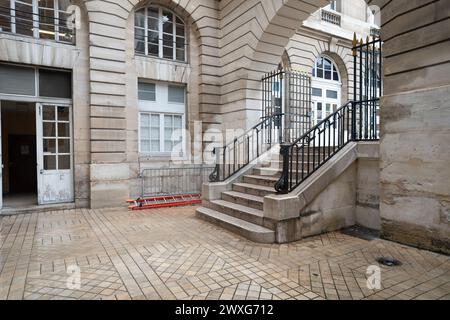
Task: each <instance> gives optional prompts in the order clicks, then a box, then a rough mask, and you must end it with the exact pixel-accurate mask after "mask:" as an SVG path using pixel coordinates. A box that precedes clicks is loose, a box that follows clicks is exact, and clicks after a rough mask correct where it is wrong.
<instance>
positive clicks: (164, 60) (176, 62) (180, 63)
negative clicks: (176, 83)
mask: <svg viewBox="0 0 450 320" xmlns="http://www.w3.org/2000/svg"><path fill="white" fill-rule="evenodd" d="M134 56H135V58H139V59H142V60H150V61H158V62H162V63H165V64H174V65H180V66H183V67H186V66H188V65H189V62H188V61H179V60H172V59H167V58H157V57H154V56H146V55H145V54H142V53H135V54H134Z"/></svg>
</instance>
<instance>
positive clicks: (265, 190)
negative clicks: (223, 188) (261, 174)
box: [233, 183, 276, 197]
mask: <svg viewBox="0 0 450 320" xmlns="http://www.w3.org/2000/svg"><path fill="white" fill-rule="evenodd" d="M233 191H237V192H242V193H246V194H251V195H254V196H258V197H265V196H267V195H269V194H274V193H276V191H275V189H274V187H273V186H272V187H265V186H259V185H257V184H250V183H233Z"/></svg>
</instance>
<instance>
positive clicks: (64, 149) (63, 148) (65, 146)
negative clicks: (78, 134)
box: [58, 139, 70, 153]
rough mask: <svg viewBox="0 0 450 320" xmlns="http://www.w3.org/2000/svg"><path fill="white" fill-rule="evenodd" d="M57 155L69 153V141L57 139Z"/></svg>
mask: <svg viewBox="0 0 450 320" xmlns="http://www.w3.org/2000/svg"><path fill="white" fill-rule="evenodd" d="M58 153H70V139H58Z"/></svg>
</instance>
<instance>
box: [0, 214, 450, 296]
mask: <svg viewBox="0 0 450 320" xmlns="http://www.w3.org/2000/svg"><path fill="white" fill-rule="evenodd" d="M194 210H195V207H187V208H175V209H159V210H151V211H141V212H128V211H127V210H126V209H105V210H83V209H81V210H70V211H60V212H49V213H35V214H29V215H17V216H8V217H2V218H0V226H1V233H0V248H1V251H0V272H1V273H0V299H389V298H391V299H444V300H449V299H450V258H449V257H447V256H444V255H439V254H435V253H432V252H427V251H421V250H417V249H414V248H410V247H406V246H402V245H399V244H396V243H392V242H388V241H384V240H379V239H375V240H371V241H369V240H363V239H361V238H357V237H353V236H349V235H346V234H343V233H340V232H334V233H329V234H325V235H321V236H317V237H313V238H308V239H305V240H303V241H300V242H296V243H292V244H288V245H260V244H255V243H251V242H249V241H247V240H245V239H243V238H240V237H238V236H236V235H234V234H232V233H230V232H228V231H225V230H222V229H220V228H217V227H215V226H213V225H210V224H208V223H206V222H203V221H201V220H199V219H196V218H195V216H194ZM380 256H393V257H395V258H397V259H399V260H400V261H401V262H402V263H403V264H402V265H401V266H398V267H391V268H389V267H382V271H381V272H382V273H381V280H382V282H381V284H382V288H381V290H369V289H368V288H367V285H366V270H367V267H368V266H370V265H374V264H376V261H375V260H376V258H377V257H380ZM74 265H77V266H79V268H80V271H81V286H80V287H79V288H78V289H77V288H75V289H69V288H68V287H67V279H68V278H69V277H70V275H69V274H68V273H67V269H68V268H69V270H70V267H71V266H74Z"/></svg>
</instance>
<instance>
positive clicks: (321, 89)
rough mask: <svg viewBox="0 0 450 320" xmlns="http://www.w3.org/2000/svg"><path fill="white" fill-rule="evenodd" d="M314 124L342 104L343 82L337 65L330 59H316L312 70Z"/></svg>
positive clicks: (321, 57) (322, 57)
mask: <svg viewBox="0 0 450 320" xmlns="http://www.w3.org/2000/svg"><path fill="white" fill-rule="evenodd" d="M312 76H313V78H312V81H311V86H312V123H313V125H315V124H317V123H319V122H320V121H322V120H323V119H325V118H326V117H327V116H329V115H330V114H331V113H333V112H334V111H336V110H337V108H339V107H340V104H341V87H342V85H341V82H340V76H339V70H338V68H337V66H336V64H335V63H334V62H333V61H332V60H331V59H330V58H328V57H324V56H320V57H318V58H317V59H316V62H315V64H314V67H313V70H312Z"/></svg>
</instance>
